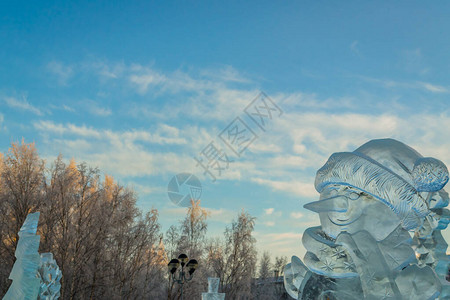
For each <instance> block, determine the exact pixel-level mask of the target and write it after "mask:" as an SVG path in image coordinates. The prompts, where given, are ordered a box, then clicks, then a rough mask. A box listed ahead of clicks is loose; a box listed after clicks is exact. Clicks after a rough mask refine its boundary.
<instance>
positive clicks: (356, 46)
mask: <svg viewBox="0 0 450 300" xmlns="http://www.w3.org/2000/svg"><path fill="white" fill-rule="evenodd" d="M350 51H352V52H353V53H354V54H356V55H358V56H361V52H360V51H359V42H358V41H353V42H352V43H351V44H350Z"/></svg>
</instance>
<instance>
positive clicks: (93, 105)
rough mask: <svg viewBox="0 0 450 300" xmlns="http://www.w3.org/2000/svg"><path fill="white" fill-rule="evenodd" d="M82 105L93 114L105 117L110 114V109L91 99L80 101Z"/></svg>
mask: <svg viewBox="0 0 450 300" xmlns="http://www.w3.org/2000/svg"><path fill="white" fill-rule="evenodd" d="M82 105H83V106H84V108H85V109H86V110H87V111H88V112H89V113H91V114H93V115H95V116H100V117H107V116H110V115H111V114H112V110H111V109H110V108H109V107H106V106H101V105H99V104H98V103H97V102H95V101H92V100H85V101H83V102H82Z"/></svg>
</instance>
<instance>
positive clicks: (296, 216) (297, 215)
mask: <svg viewBox="0 0 450 300" xmlns="http://www.w3.org/2000/svg"><path fill="white" fill-rule="evenodd" d="M303 216H304V215H303V213H301V212H299V211H294V212H291V218H294V219H300V218H302V217H303Z"/></svg>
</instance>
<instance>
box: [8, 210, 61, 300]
mask: <svg viewBox="0 0 450 300" xmlns="http://www.w3.org/2000/svg"><path fill="white" fill-rule="evenodd" d="M38 222H39V212H36V213H32V214H29V215H28V216H27V218H26V219H25V222H24V223H23V225H22V227H21V228H20V231H19V241H18V243H17V247H16V252H15V256H16V262H15V263H14V266H13V268H12V270H11V274H10V275H9V279H11V280H12V283H11V286H10V287H9V289H8V291H7V293H6V295H5V296H4V297H3V300H35V299H40V300H41V299H46V300H53V299H58V297H59V289H60V287H61V285H60V283H59V280H60V279H61V272H60V271H59V268H58V265H57V264H56V261H55V260H53V255H52V254H51V253H43V254H42V255H39V253H38V250H39V242H40V236H39V235H36V231H37V226H38Z"/></svg>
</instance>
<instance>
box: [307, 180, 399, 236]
mask: <svg viewBox="0 0 450 300" xmlns="http://www.w3.org/2000/svg"><path fill="white" fill-rule="evenodd" d="M305 207H306V208H308V209H311V210H313V211H316V212H318V213H319V217H320V222H321V224H322V230H323V231H324V232H325V233H326V234H328V235H329V236H331V237H333V238H336V237H337V235H338V234H339V233H341V232H342V231H347V232H348V233H351V234H353V233H355V232H357V231H360V230H367V231H368V232H369V233H370V234H371V235H372V236H373V237H374V238H375V239H376V240H383V239H384V238H386V237H387V236H388V235H389V233H391V232H392V231H393V230H394V229H395V228H396V227H397V226H398V225H399V224H400V219H399V218H398V217H397V215H396V214H395V213H394V212H393V211H392V210H391V209H390V208H389V207H388V206H387V205H386V204H384V203H383V202H382V201H381V200H379V199H376V198H375V197H373V196H371V195H369V194H367V193H365V192H363V191H361V190H359V189H357V188H353V187H350V186H344V185H330V186H327V187H326V188H324V190H323V191H322V193H321V194H320V200H319V201H317V202H313V203H309V204H307V205H306V206H305Z"/></svg>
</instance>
